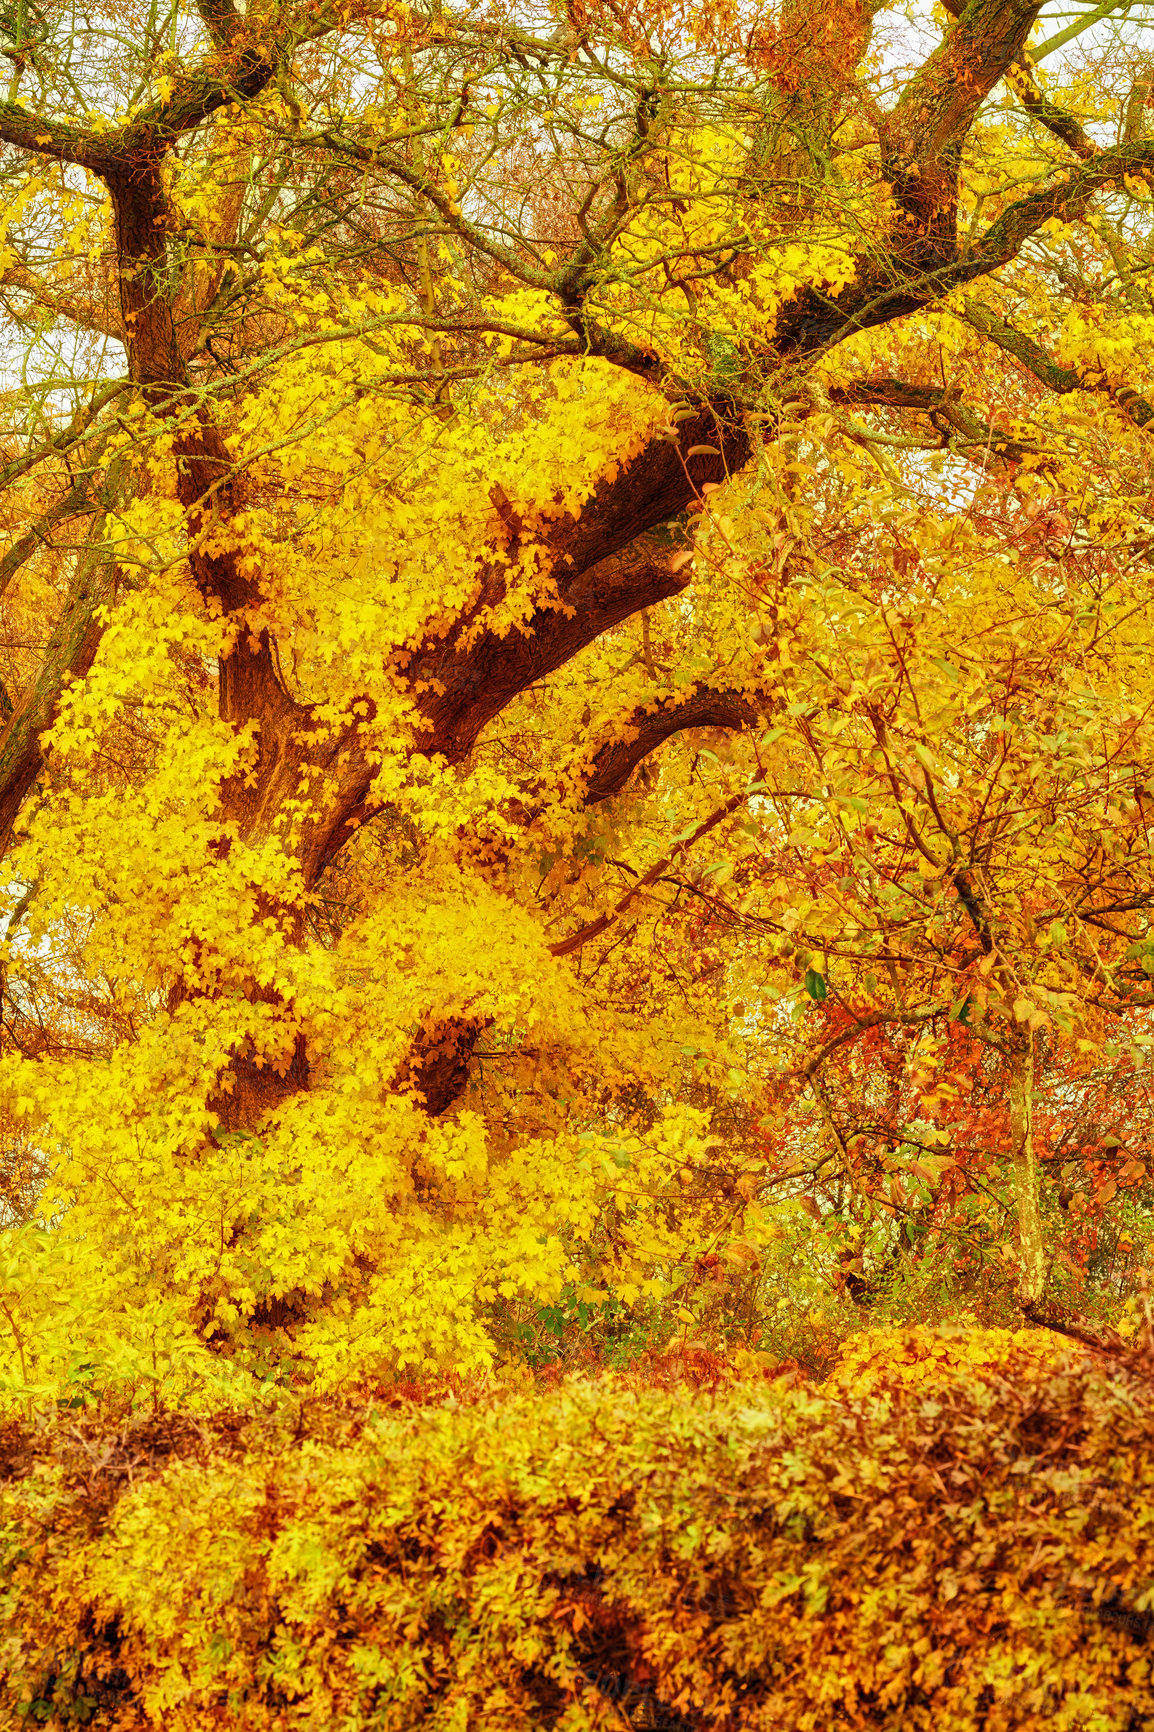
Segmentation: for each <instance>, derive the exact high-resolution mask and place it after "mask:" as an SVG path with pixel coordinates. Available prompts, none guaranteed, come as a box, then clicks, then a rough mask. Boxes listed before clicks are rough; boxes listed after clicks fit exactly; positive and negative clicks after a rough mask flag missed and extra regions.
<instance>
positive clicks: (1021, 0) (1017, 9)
mask: <svg viewBox="0 0 1154 1732" xmlns="http://www.w3.org/2000/svg"><path fill="white" fill-rule="evenodd" d="M1040 11H1041V3H1040V0H969V4H968V5H967V6H966V7H965V9H964V10H963V11H962V12H961V14H960V16H959V17H958V18H957V20H956V22H955V23H954V24H953V25H952V26H951V28H950V29H949V30H947V32H946V35H945V37H944V38H943V40H942V42H941V44H940V46H939V47H938V48H937V49H936V50H935V51H934V53H933V54H931V55H930V57H929V59H928V60H927V61H926V63H925V65H924V66H922V67H921V68H919V70H918V71H917V72H916V73H915V74H914V76H913V77H912V78H911V79H910V80H909V82H908V83H907V84H906V86H905V88H904V89H903V91H902V93H901V96H900V97H899V98H898V102H897V105H896V107H895V108H894V110H893V112H892V113H891V114H890V115H889V116H888V117H887V119H886V122H885V125H884V128H883V131H882V136H881V144H882V167H883V171H884V172H885V174H886V177H887V179H888V180H889V181H890V184H891V185H892V187H893V189H894V194H895V197H896V198H897V200H898V203H899V204H900V205H901V207H902V208H903V210H905V211H906V212H907V214H908V215H909V216H911V217H912V218H913V219H914V222H915V224H916V229H917V235H918V241H919V247H918V251H919V253H920V254H921V255H922V256H924V254H925V251H926V249H927V246H928V248H929V250H930V251H932V252H936V253H938V254H940V256H942V257H948V256H950V255H951V254H952V253H953V252H954V250H955V247H956V241H957V237H956V213H957V196H958V165H959V163H960V161H961V151H962V145H963V142H964V140H965V138H966V135H967V133H968V132H969V130H970V127H971V126H972V124H973V121H974V117H975V115H976V114H977V112H978V109H979V108H980V107H981V105H982V103H983V102H984V101H985V99H986V97H987V96H988V95H989V93H990V91H991V90H992V89H993V88H994V86H995V85H996V84H997V83H998V82H999V80H1000V79H1001V78H1003V77H1004V76H1005V74H1006V73H1007V72H1008V71H1009V69H1010V67H1011V66H1012V65H1013V64H1014V62H1015V60H1017V58H1018V56H1019V54H1020V53H1021V51H1022V48H1023V46H1024V44H1025V41H1026V37H1027V36H1028V35H1029V33H1030V29H1031V27H1032V26H1033V23H1034V20H1035V19H1036V18H1037V16H1038V13H1039V12H1040Z"/></svg>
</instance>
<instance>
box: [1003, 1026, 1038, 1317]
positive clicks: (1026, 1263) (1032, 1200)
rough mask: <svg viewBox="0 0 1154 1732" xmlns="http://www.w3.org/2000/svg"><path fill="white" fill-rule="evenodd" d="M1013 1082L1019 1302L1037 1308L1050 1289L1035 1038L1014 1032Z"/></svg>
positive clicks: (1021, 1030)
mask: <svg viewBox="0 0 1154 1732" xmlns="http://www.w3.org/2000/svg"><path fill="white" fill-rule="evenodd" d="M1011 1062H1012V1065H1013V1071H1012V1077H1011V1082H1010V1145H1011V1155H1010V1162H1011V1166H1010V1171H1011V1178H1012V1183H1013V1190H1014V1201H1015V1203H1016V1205H1017V1211H1018V1300H1019V1303H1020V1304H1021V1306H1022V1309H1023V1310H1028V1309H1029V1308H1031V1307H1033V1306H1036V1305H1037V1304H1038V1302H1039V1301H1040V1299H1041V1297H1042V1292H1043V1289H1044V1288H1045V1285H1046V1248H1045V1243H1044V1241H1043V1237H1042V1206H1041V1168H1040V1167H1039V1164H1038V1156H1037V1152H1036V1150H1035V1148H1034V1034H1033V1030H1032V1029H1029V1028H1025V1027H1022V1028H1016V1029H1015V1030H1014V1037H1013V1045H1012V1047H1011Z"/></svg>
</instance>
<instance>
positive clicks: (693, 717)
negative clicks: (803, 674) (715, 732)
mask: <svg viewBox="0 0 1154 1732" xmlns="http://www.w3.org/2000/svg"><path fill="white" fill-rule="evenodd" d="M769 707H770V704H769V700H768V699H767V698H763V697H754V696H750V695H749V693H747V692H727V691H719V690H717V689H716V688H715V687H713V686H699V687H698V688H697V689H696V691H694V692H692V693H691V694H690V695H689V696H688V697H685V698H678V699H674V700H667V701H664V702H663V703H661V704H660V705H659V706H658V707H656V708H653V709H650V708H645V709H639V710H635V711H634V713H633V715H632V717H631V718H630V719H629V721H628V722H627V723H626V724H625V726H624V727H623V729H622V737H621V738H620V739H617V740H613V741H611V742H610V743H609V744H608V745H605V746H602V747H601V748H600V750H599V751H598V752H597V753H596V754H595V755H594V757H593V760H592V763H591V764H590V766H589V769H588V771H587V773H586V777H585V799H584V804H585V805H586V806H597V805H600V803H601V801H602V800H609V799H612V797H613V796H614V795H615V794H619V793H620V792H621V790H622V788H624V786H625V784H626V782H628V780H629V778H630V776H631V775H632V774H633V772H634V770H635V769H636V768H637V766H638V764H640V763H641V761H642V760H643V759H644V758H647V757H648V756H649V754H650V752H655V751H656V750H657V748H658V747H659V746H663V745H664V744H665V742H666V740H671V739H672V738H673V736H674V734H680V733H684V731H685V730H686V728H750V727H753V726H754V725H755V724H756V723H757V721H758V720H759V719H760V718H761V717H762V716H764V715H765V714H766V713H767V711H768V709H769Z"/></svg>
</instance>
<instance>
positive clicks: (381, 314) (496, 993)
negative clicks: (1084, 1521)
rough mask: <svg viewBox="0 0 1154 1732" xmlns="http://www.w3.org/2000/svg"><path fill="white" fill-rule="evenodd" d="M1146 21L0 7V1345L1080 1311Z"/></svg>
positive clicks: (100, 1357) (812, 1331)
mask: <svg viewBox="0 0 1154 1732" xmlns="http://www.w3.org/2000/svg"><path fill="white" fill-rule="evenodd" d="M1145 16H1146V8H1145V7H1144V6H1143V5H1139V4H1122V5H1114V4H1102V5H1099V6H1097V7H1095V8H1092V9H1090V8H1087V9H1085V10H1084V11H1082V12H1078V13H1075V14H1070V13H1062V14H1058V13H1053V14H1048V13H1047V12H1046V11H1045V9H1044V8H1043V7H1042V6H1040V5H1038V4H1026V3H1024V0H969V4H967V5H965V6H964V7H963V6H960V5H959V6H953V7H950V8H948V9H947V10H942V9H941V7H935V8H934V11H933V13H932V14H931V13H930V12H929V11H928V10H927V9H926V8H924V7H919V6H916V5H913V6H910V7H906V6H895V7H888V6H884V5H881V4H878V3H877V0H836V3H834V4H819V3H816V0H783V3H782V4H781V5H780V6H777V7H773V6H768V5H767V6H761V5H759V4H757V3H756V0H754V3H752V4H741V5H737V4H733V3H731V0H713V3H708V4H698V3H684V4H683V3H681V0H636V3H634V0H570V4H569V5H568V6H567V7H566V8H557V7H550V6H548V5H546V4H542V5H541V6H540V7H538V8H536V9H534V8H533V7H512V6H510V5H508V4H506V3H505V0H486V3H478V4H475V5H465V6H461V7H456V6H454V5H452V4H449V3H448V0H434V3H433V4H431V5H430V6H428V7H422V6H409V5H407V4H404V3H403V0H388V3H385V4H374V3H372V0H366V3H362V0H341V3H340V4H330V3H329V0H308V3H307V4H306V3H299V4H298V3H296V0H251V3H250V4H248V5H247V6H243V7H242V6H237V5H234V4H233V3H232V0H199V3H198V4H196V5H185V4H175V5H172V6H166V5H163V4H161V3H160V0H151V3H150V4H149V5H148V6H145V5H143V4H139V5H137V4H120V0H112V3H111V4H109V5H108V6H107V7H105V8H104V9H102V10H101V11H99V12H95V13H83V12H81V11H79V10H77V9H75V8H69V7H63V8H49V7H47V6H40V5H38V4H36V3H35V0H14V3H13V4H11V5H9V6H7V8H6V10H5V12H4V14H3V20H2V21H3V24H4V28H5V30H6V32H7V36H6V44H5V46H4V48H3V53H4V55H5V56H6V57H7V62H8V65H9V66H10V68H11V71H10V76H9V79H8V89H7V95H6V98H5V99H4V100H3V101H0V143H2V147H3V148H2V154H0V175H2V176H3V180H4V195H5V196H4V210H3V215H2V217H0V295H2V297H3V303H4V309H5V317H6V339H5V349H4V351H3V356H4V366H5V371H6V378H5V380H4V384H5V392H4V404H3V426H2V429H0V438H2V442H3V450H2V453H0V457H2V470H3V502H4V503H3V511H4V521H5V525H6V527H7V530H8V540H7V547H6V551H5V552H4V553H3V556H2V557H0V584H2V585H3V591H2V601H0V609H2V632H0V678H2V685H0V706H2V708H3V711H4V720H3V734H2V737H0V841H2V843H3V847H4V849H5V865H6V876H5V879H4V884H5V885H6V888H5V889H4V890H3V892H2V894H3V898H4V902H5V905H6V911H7V912H6V920H7V925H6V932H5V936H4V939H3V946H2V963H3V971H4V973H3V1023H2V1035H0V1112H2V1116H3V1132H4V1143H3V1162H4V1187H5V1191H4V1194H5V1205H4V1206H5V1210H6V1215H5V1221H6V1225H5V1226H4V1228H3V1232H2V1235H0V1237H2V1244H0V1306H2V1309H3V1317H2V1319H0V1321H2V1323H3V1326H4V1341H3V1345H2V1347H0V1353H2V1354H3V1355H4V1362H3V1363H4V1369H5V1376H6V1379H7V1384H6V1387H7V1388H8V1390H9V1393H10V1396H11V1398H13V1399H18V1400H21V1401H23V1400H32V1399H34V1398H37V1397H38V1396H40V1395H43V1394H44V1392H45V1391H50V1392H53V1393H54V1394H55V1396H56V1398H58V1399H64V1398H67V1399H75V1400H78V1401H80V1400H84V1399H87V1398H88V1396H89V1395H90V1394H91V1393H92V1392H93V1391H101V1390H117V1389H128V1390H129V1391H130V1392H131V1391H134V1390H137V1389H141V1388H154V1389H157V1388H160V1387H161V1386H163V1387H165V1388H169V1389H171V1388H175V1387H177V1386H179V1387H181V1388H186V1387H187V1388H189V1389H194V1388H200V1387H210V1388H212V1389H213V1390H216V1391H217V1392H219V1389H220V1388H221V1387H222V1386H223V1385H224V1384H227V1383H228V1382H229V1380H230V1379H232V1380H237V1379H239V1380H240V1382H241V1384H242V1386H245V1387H248V1382H247V1381H246V1380H251V1379H253V1378H257V1379H272V1380H274V1381H275V1380H296V1381H304V1382H307V1383H309V1384H310V1385H314V1386H317V1387H321V1388H326V1387H338V1386H339V1387H351V1386H356V1385H358V1384H359V1383H363V1382H364V1381H366V1380H372V1379H376V1378H380V1377H387V1376H391V1375H394V1374H396V1373H397V1372H398V1371H401V1370H403V1369H404V1368H405V1367H406V1366H408V1367H413V1366H415V1367H418V1368H421V1369H429V1368H433V1367H445V1366H453V1367H470V1366H476V1365H481V1364H485V1363H487V1362H489V1361H490V1360H491V1359H492V1357H493V1356H494V1354H497V1353H501V1352H506V1351H508V1352H516V1351H525V1352H529V1353H530V1354H531V1355H532V1354H538V1355H539V1354H540V1353H541V1352H542V1351H543V1344H544V1346H547V1345H548V1342H549V1341H550V1340H552V1339H556V1338H558V1337H561V1336H563V1335H564V1333H565V1331H566V1330H570V1331H572V1330H577V1331H578V1332H583V1331H590V1330H600V1331H601V1333H602V1338H603V1339H611V1338H623V1337H625V1336H628V1334H629V1332H630V1331H631V1330H636V1331H641V1332H642V1333H644V1332H645V1330H651V1331H652V1330H657V1331H658V1333H659V1334H660V1331H661V1330H662V1329H664V1330H666V1331H668V1330H671V1329H677V1330H679V1331H682V1332H683V1333H684V1334H685V1335H686V1336H687V1337H689V1336H692V1337H693V1338H701V1339H707V1338H708V1339H713V1338H714V1336H716V1335H717V1334H718V1332H720V1333H721V1334H723V1335H726V1333H727V1332H728V1334H727V1338H732V1339H734V1340H740V1341H741V1342H743V1343H744V1345H745V1346H746V1348H755V1347H757V1346H758V1345H759V1344H760V1345H761V1346H762V1348H763V1349H765V1350H767V1351H777V1352H785V1351H787V1350H788V1351H795V1352H798V1353H801V1352H802V1351H803V1350H804V1351H816V1350H817V1348H816V1346H815V1344H817V1346H820V1341H821V1339H822V1337H823V1332H826V1333H828V1332H829V1331H830V1330H831V1329H834V1327H835V1323H836V1319H837V1317H838V1316H841V1317H842V1320H843V1324H844V1320H845V1318H846V1317H852V1316H854V1315H856V1314H857V1313H858V1312H860V1311H861V1310H862V1309H863V1308H865V1309H866V1310H869V1308H870V1307H877V1306H878V1305H881V1304H883V1302H884V1304H886V1305H889V1306H890V1307H891V1309H892V1308H893V1307H894V1306H897V1307H898V1308H899V1310H900V1307H901V1305H902V1304H905V1305H906V1306H907V1307H909V1306H915V1307H917V1308H920V1309H923V1310H924V1308H925V1307H927V1306H930V1307H931V1308H932V1307H933V1306H941V1305H944V1304H950V1305H953V1306H954V1307H955V1308H960V1309H961V1310H963V1311H969V1312H974V1313H977V1312H983V1314H984V1313H985V1312H986V1311H988V1312H989V1314H990V1315H991V1317H996V1318H998V1319H999V1320H1004V1319H1005V1318H1006V1317H1008V1316H1009V1315H1010V1314H1011V1313H1014V1314H1015V1315H1016V1314H1017V1313H1018V1312H1019V1311H1024V1312H1025V1314H1026V1316H1027V1317H1031V1318H1035V1319H1037V1318H1041V1317H1046V1316H1052V1315H1055V1314H1056V1311H1055V1307H1057V1308H1059V1309H1060V1308H1061V1307H1065V1308H1066V1309H1067V1311H1069V1310H1071V1309H1072V1310H1073V1311H1077V1312H1091V1313H1094V1314H1095V1315H1101V1316H1103V1317H1109V1318H1110V1320H1111V1321H1112V1322H1113V1323H1114V1324H1119V1323H1121V1324H1124V1322H1125V1315H1126V1310H1125V1308H1126V1305H1127V1304H1128V1303H1129V1304H1130V1305H1131V1306H1132V1305H1133V1304H1134V1303H1135V1302H1136V1301H1135V1300H1134V1298H1133V1295H1134V1293H1135V1292H1136V1287H1135V1282H1136V1279H1137V1274H1136V1272H1137V1270H1138V1269H1139V1268H1140V1267H1141V1265H1142V1263H1143V1260H1144V1259H1145V1258H1146V1256H1147V1255H1148V1250H1147V1247H1148V1243H1149V1239H1150V1232H1151V1223H1152V1220H1154V1217H1152V1215H1151V1207H1152V1204H1154V1191H1152V1188H1151V1180H1150V1174H1149V1171H1148V1168H1147V1151H1148V1147H1149V1141H1150V1135H1151V1127H1150V1101H1149V1091H1148V1086H1147V1077H1146V1056H1147V1053H1148V1051H1149V1048H1150V1045H1151V1043H1152V1042H1154V1023H1152V1022H1151V1017H1150V1009H1151V1006H1152V1004H1154V992H1152V989H1151V976H1154V925H1152V919H1151V915H1152V909H1154V875H1152V859H1151V836H1150V824H1151V822H1152V821H1154V732H1152V719H1151V718H1152V706H1154V679H1152V675H1151V671H1150V645H1151V643H1152V642H1154V597H1152V594H1151V585H1150V559H1151V547H1152V545H1154V521H1152V518H1151V505H1150V500H1151V452H1152V446H1151V434H1150V428H1151V426H1152V424H1154V407H1152V406H1151V401H1150V400H1149V399H1148V393H1149V392H1150V391H1151V389H1152V387H1154V343H1152V337H1154V228H1152V225H1151V221H1150V200H1151V189H1152V187H1154V130H1151V127H1150V122H1149V120H1148V115H1149V107H1148V104H1149V99H1150V97H1151V88H1152V79H1151V73H1150V64H1151V62H1150V45H1149V36H1148V33H1147V30H1146V24H1145ZM983 1308H984V1309H983ZM61 1391H64V1395H63V1396H62V1395H61Z"/></svg>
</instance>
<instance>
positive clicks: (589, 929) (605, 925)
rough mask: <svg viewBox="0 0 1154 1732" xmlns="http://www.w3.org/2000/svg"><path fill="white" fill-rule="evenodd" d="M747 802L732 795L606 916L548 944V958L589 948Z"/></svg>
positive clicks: (744, 795)
mask: <svg viewBox="0 0 1154 1732" xmlns="http://www.w3.org/2000/svg"><path fill="white" fill-rule="evenodd" d="M748 798H749V792H748V790H747V789H745V788H743V789H742V790H741V792H740V793H739V794H733V795H731V797H730V798H729V799H728V800H726V802H725V804H724V805H723V806H719V807H718V808H717V810H716V812H711V813H710V815H709V817H708V818H706V819H704V820H703V821H702V822H701V823H700V824H698V826H697V828H696V829H695V830H694V831H693V834H692V835H690V836H686V837H685V838H684V840H683V841H681V842H678V843H676V844H675V845H674V846H673V847H672V848H671V849H670V850H669V853H668V854H666V855H665V856H664V858H663V859H661V860H658V862H657V864H656V865H655V866H651V867H650V868H649V870H648V872H647V873H646V874H645V876H644V878H639V879H638V880H637V882H636V884H631V885H630V886H629V888H628V890H626V892H625V894H624V895H623V896H621V897H619V898H618V900H617V901H616V902H615V903H614V905H613V907H612V908H611V909H610V910H609V911H608V913H606V914H599V915H598V916H597V918H596V920H591V921H590V922H589V924H588V926H582V927H580V928H579V930H578V931H576V932H572V933H570V935H569V937H568V938H562V939H560V940H559V941H558V943H556V944H551V945H550V946H549V951H550V954H551V955H553V956H572V955H573V953H574V952H575V951H577V950H580V949H581V947H582V945H585V944H588V942H589V940H590V939H591V938H599V937H600V936H601V934H602V933H603V932H606V931H608V929H609V927H610V926H612V924H613V922H614V921H615V920H616V919H617V918H618V916H619V915H621V914H624V912H625V910H626V909H627V908H628V907H629V904H630V903H631V902H632V901H633V900H634V899H635V898H636V897H638V896H640V894H641V892H642V891H643V890H647V889H648V888H649V886H650V885H651V884H655V883H656V882H657V880H658V879H659V878H660V877H661V875H662V874H663V873H664V872H668V870H669V868H670V866H672V864H673V862H674V861H675V860H679V859H680V858H681V856H682V855H683V854H687V853H688V852H689V850H690V849H691V848H692V847H693V845H694V844H695V843H696V842H700V841H701V838H702V837H703V836H707V835H708V834H709V832H710V831H711V830H715V829H716V828H717V826H718V825H719V824H721V823H723V822H724V820H725V819H726V818H728V817H729V816H730V814H731V813H733V812H736V810H737V808H738V807H739V806H742V805H744V804H745V802H746V800H748Z"/></svg>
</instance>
